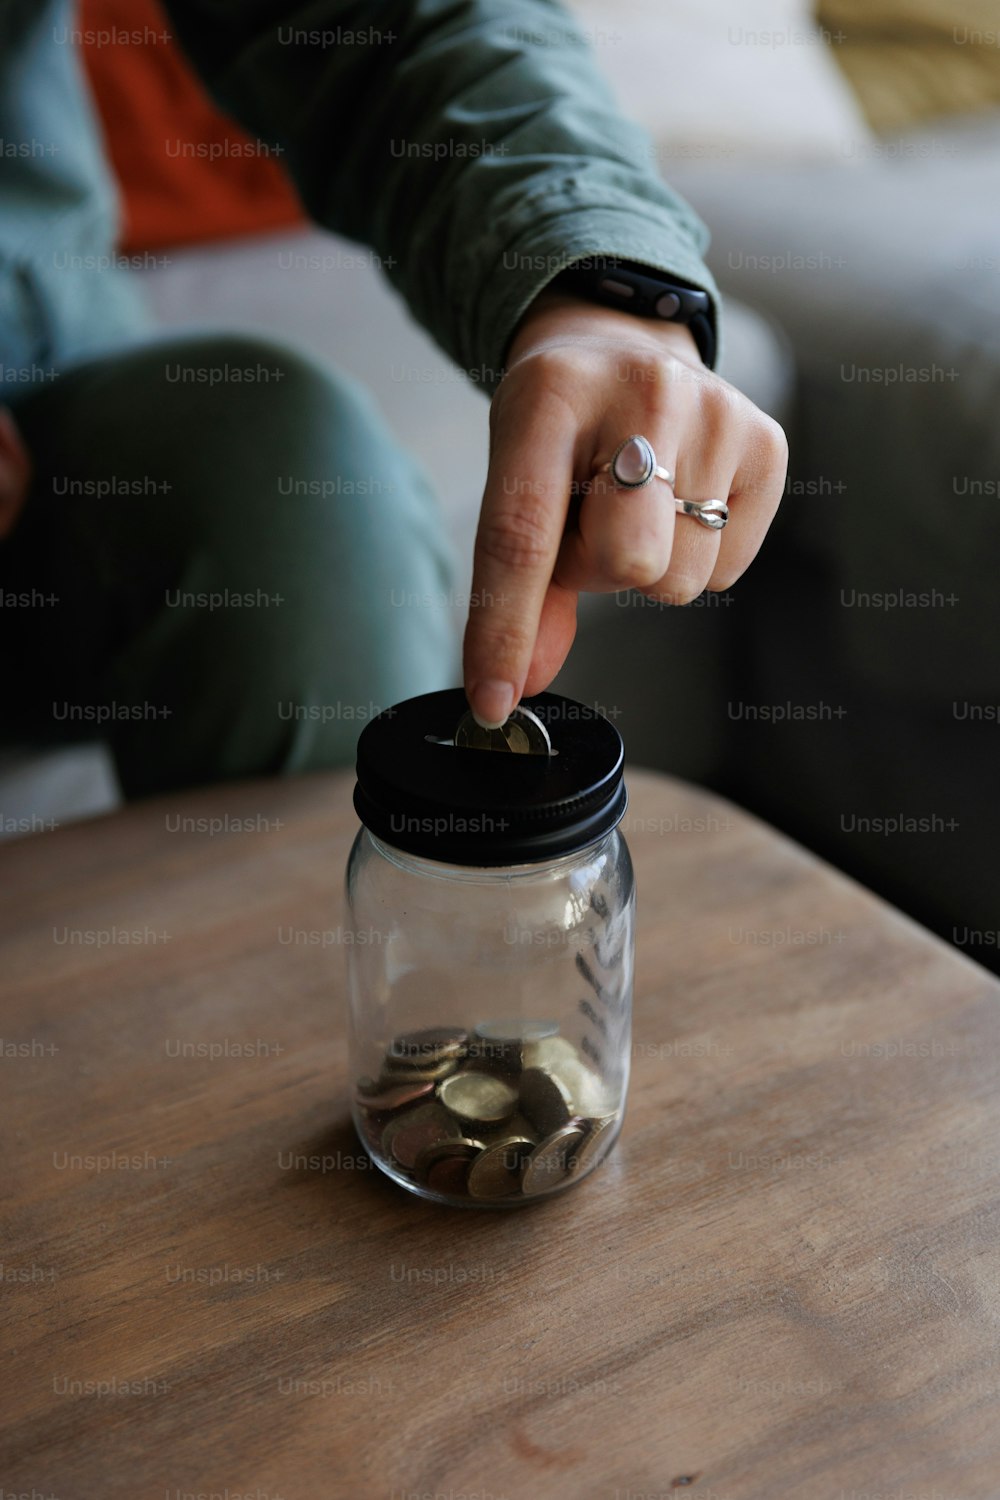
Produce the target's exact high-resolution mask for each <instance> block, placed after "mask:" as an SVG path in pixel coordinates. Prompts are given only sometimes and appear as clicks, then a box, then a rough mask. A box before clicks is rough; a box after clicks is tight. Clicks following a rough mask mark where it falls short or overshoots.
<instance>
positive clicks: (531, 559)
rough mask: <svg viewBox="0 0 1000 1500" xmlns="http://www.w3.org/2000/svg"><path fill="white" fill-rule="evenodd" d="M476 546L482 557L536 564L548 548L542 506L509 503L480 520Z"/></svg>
mask: <svg viewBox="0 0 1000 1500" xmlns="http://www.w3.org/2000/svg"><path fill="white" fill-rule="evenodd" d="M476 548H477V551H478V552H479V553H480V555H481V556H482V557H485V558H488V559H489V560H490V561H491V562H495V563H500V564H501V566H503V567H506V568H536V567H539V566H541V565H542V564H543V563H546V562H547V561H548V559H549V554H550V551H551V548H550V545H549V536H548V526H547V523H546V516H545V511H544V509H543V508H542V507H541V506H539V505H534V506H531V505H523V504H522V505H517V506H515V505H510V506H506V507H504V509H502V510H499V511H497V512H496V514H494V515H492V516H491V517H490V518H489V519H488V520H486V519H484V520H483V521H481V522H480V525H479V533H478V535H477V537H476Z"/></svg>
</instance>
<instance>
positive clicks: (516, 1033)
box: [468, 1016, 576, 1073]
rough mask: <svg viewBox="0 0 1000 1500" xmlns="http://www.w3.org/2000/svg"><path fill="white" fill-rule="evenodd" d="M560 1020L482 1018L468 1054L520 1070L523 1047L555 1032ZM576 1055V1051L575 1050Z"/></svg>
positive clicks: (503, 1066)
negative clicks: (497, 1019)
mask: <svg viewBox="0 0 1000 1500" xmlns="http://www.w3.org/2000/svg"><path fill="white" fill-rule="evenodd" d="M558 1030H559V1024H558V1022H557V1021H529V1020H525V1019H524V1018H523V1017H520V1016H512V1017H507V1018H505V1019H502V1020H499V1021H480V1022H479V1024H478V1025H477V1026H476V1029H475V1034H474V1036H472V1038H471V1039H470V1041H469V1048H468V1055H469V1057H475V1058H477V1059H482V1060H483V1061H485V1062H492V1063H495V1064H496V1065H497V1066H498V1067H501V1068H506V1069H508V1070H509V1071H511V1072H515V1073H517V1072H520V1070H521V1066H522V1063H523V1060H524V1049H525V1047H526V1046H528V1045H529V1044H531V1043H534V1042H541V1041H544V1040H545V1038H547V1037H553V1036H555V1034H556V1032H557V1031H558ZM573 1055H574V1057H575V1056H576V1052H575V1051H574V1053H573Z"/></svg>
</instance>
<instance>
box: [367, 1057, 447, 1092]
mask: <svg viewBox="0 0 1000 1500" xmlns="http://www.w3.org/2000/svg"><path fill="white" fill-rule="evenodd" d="M458 1061H459V1060H458V1058H455V1057H445V1058H442V1060H441V1061H440V1062H437V1063H428V1064H427V1065H426V1067H425V1066H420V1067H412V1066H411V1065H410V1064H408V1063H407V1064H405V1065H400V1064H397V1063H395V1062H389V1061H386V1062H385V1063H384V1064H383V1067H382V1072H381V1073H380V1075H379V1083H380V1084H381V1086H382V1087H384V1088H388V1087H391V1085H392V1084H394V1083H416V1082H421V1081H422V1082H425V1083H426V1082H427V1080H428V1079H429V1080H430V1081H431V1082H432V1083H437V1081H438V1080H439V1079H441V1078H447V1077H448V1074H449V1073H454V1071H455V1069H456V1068H457V1067H458Z"/></svg>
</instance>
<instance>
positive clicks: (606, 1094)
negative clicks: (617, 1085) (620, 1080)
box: [553, 1058, 617, 1119]
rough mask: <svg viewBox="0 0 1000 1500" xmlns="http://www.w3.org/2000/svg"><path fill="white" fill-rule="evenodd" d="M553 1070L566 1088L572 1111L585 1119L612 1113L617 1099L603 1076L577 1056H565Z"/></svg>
mask: <svg viewBox="0 0 1000 1500" xmlns="http://www.w3.org/2000/svg"><path fill="white" fill-rule="evenodd" d="M553 1072H554V1073H555V1075H556V1076H557V1077H558V1079H559V1081H560V1082H561V1083H562V1085H563V1087H564V1088H565V1089H566V1090H567V1092H568V1093H569V1096H570V1100H571V1103H572V1113H573V1114H575V1115H581V1116H583V1117H584V1118H585V1119H594V1118H602V1117H603V1116H604V1115H613V1114H614V1113H615V1109H616V1106H617V1100H616V1099H615V1098H614V1097H613V1096H612V1092H611V1090H610V1089H609V1088H608V1086H607V1085H606V1084H605V1082H604V1080H603V1078H601V1077H600V1075H599V1074H597V1073H595V1072H594V1070H593V1068H588V1067H587V1064H586V1063H584V1062H581V1061H580V1059H579V1058H576V1059H573V1058H567V1059H565V1060H562V1061H560V1062H558V1063H555V1064H554V1065H553Z"/></svg>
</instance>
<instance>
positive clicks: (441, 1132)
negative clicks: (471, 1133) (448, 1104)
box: [382, 1102, 458, 1169]
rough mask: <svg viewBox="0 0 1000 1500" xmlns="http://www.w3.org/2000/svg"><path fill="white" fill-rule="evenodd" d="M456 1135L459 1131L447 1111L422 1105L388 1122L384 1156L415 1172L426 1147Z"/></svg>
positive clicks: (383, 1141) (384, 1140) (438, 1106)
mask: <svg viewBox="0 0 1000 1500" xmlns="http://www.w3.org/2000/svg"><path fill="white" fill-rule="evenodd" d="M457 1135H458V1128H457V1126H456V1125H455V1122H454V1120H453V1119H452V1118H451V1116H450V1115H449V1114H448V1112H447V1110H444V1109H442V1108H441V1106H440V1104H438V1103H437V1102H433V1103H430V1104H422V1105H421V1106H420V1108H419V1109H411V1110H407V1111H406V1113H405V1114H402V1115H400V1116H398V1117H397V1118H396V1119H393V1120H390V1121H389V1123H388V1125H387V1126H386V1127H385V1129H384V1130H383V1132H382V1152H383V1155H385V1156H391V1157H392V1159H393V1161H395V1162H398V1164H399V1165H400V1166H401V1167H408V1168H410V1169H412V1168H413V1165H414V1163H415V1162H416V1160H417V1157H418V1156H419V1155H420V1153H421V1151H423V1150H425V1148H426V1147H427V1146H436V1145H438V1144H439V1142H441V1141H444V1140H447V1139H448V1137H449V1136H457Z"/></svg>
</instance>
